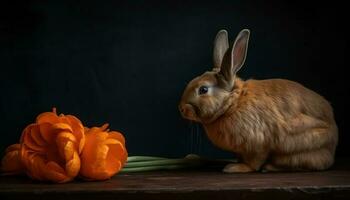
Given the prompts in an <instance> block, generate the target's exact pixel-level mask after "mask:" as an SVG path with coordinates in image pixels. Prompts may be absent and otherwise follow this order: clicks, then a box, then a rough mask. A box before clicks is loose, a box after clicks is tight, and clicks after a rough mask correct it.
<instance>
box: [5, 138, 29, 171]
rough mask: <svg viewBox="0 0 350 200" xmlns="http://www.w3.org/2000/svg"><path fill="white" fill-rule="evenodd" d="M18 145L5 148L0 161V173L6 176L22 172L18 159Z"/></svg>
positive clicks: (22, 168) (19, 159) (19, 146)
mask: <svg viewBox="0 0 350 200" xmlns="http://www.w3.org/2000/svg"><path fill="white" fill-rule="evenodd" d="M20 148H21V145H20V144H13V145H11V146H9V147H7V148H6V150H5V156H4V157H3V158H2V161H1V171H2V172H4V174H6V175H10V174H19V173H22V172H24V167H23V165H22V162H21V158H20Z"/></svg>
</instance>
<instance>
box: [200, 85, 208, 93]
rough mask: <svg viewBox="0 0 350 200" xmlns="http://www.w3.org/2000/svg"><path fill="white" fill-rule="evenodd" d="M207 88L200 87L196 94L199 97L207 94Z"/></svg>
mask: <svg viewBox="0 0 350 200" xmlns="http://www.w3.org/2000/svg"><path fill="white" fill-rule="evenodd" d="M208 90H209V89H208V87H207V86H201V87H200V88H199V90H198V93H199V94H200V95H201V94H206V93H208Z"/></svg>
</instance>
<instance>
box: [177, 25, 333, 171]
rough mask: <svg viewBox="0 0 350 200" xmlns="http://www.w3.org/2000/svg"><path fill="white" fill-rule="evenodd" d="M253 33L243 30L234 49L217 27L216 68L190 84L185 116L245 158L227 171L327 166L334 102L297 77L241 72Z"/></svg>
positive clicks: (330, 156)
mask: <svg viewBox="0 0 350 200" xmlns="http://www.w3.org/2000/svg"><path fill="white" fill-rule="evenodd" d="M249 35H250V32H249V30H247V29H244V30H242V31H241V32H240V33H239V34H238V36H237V38H236V40H235V42H234V44H233V46H232V47H231V48H230V47H229V43H228V37H227V32H226V31H225V30H221V31H219V32H218V34H217V36H216V38H215V43H214V56H213V57H214V68H213V69H212V71H207V72H205V73H204V74H202V75H200V76H198V77H196V78H194V79H193V80H192V81H191V82H190V83H189V84H188V85H187V87H186V89H185V91H184V93H183V96H182V99H181V102H180V105H179V110H180V112H181V114H182V116H183V117H184V118H186V119H189V120H192V121H196V122H199V123H201V124H202V125H203V127H204V129H205V131H206V133H207V136H208V137H209V139H210V140H211V141H212V142H213V143H214V145H216V146H218V147H219V148H221V149H224V150H227V151H230V152H234V153H236V154H237V155H238V157H239V158H240V160H242V162H240V163H235V164H229V165H227V166H226V167H225V168H224V169H223V171H224V172H228V173H233V172H252V171H258V170H264V171H280V170H325V169H327V168H329V167H330V166H331V165H332V164H333V162H334V154H335V149H336V146H337V142H338V129H337V125H336V123H335V120H334V117H333V111H332V107H331V106H330V104H329V103H328V102H327V100H325V99H324V98H323V97H322V96H320V95H319V94H317V93H315V92H313V91H311V90H309V89H307V88H305V87H303V86H302V85H301V84H299V83H296V82H293V81H289V80H283V79H268V80H246V81H244V80H242V79H240V78H239V77H237V75H236V73H237V72H238V71H239V69H240V68H241V67H242V65H243V63H244V61H245V59H246V54H247V47H248V40H249Z"/></svg>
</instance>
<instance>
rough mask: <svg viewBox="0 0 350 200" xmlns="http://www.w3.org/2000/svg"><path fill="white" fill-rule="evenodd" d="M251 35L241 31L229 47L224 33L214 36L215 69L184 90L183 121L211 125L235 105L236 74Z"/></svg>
mask: <svg viewBox="0 0 350 200" xmlns="http://www.w3.org/2000/svg"><path fill="white" fill-rule="evenodd" d="M249 35H250V32H249V30H247V29H244V30H242V31H241V32H240V33H239V34H238V36H237V37H236V40H235V42H234V44H233V45H232V47H229V42H228V36H227V31H225V30H221V31H219V32H218V33H217V35H216V37H215V41H214V52H213V60H214V67H213V69H212V70H211V71H207V72H205V73H203V74H202V75H200V76H198V77H196V78H194V79H193V80H192V81H191V82H190V83H189V84H188V85H187V87H186V89H185V91H184V93H183V95H182V98H181V101H180V104H179V110H180V112H181V114H182V116H183V117H184V118H186V119H189V120H192V121H196V122H200V123H210V122H213V121H215V120H216V119H217V118H218V117H219V116H221V115H222V114H224V113H225V111H226V110H227V108H229V107H230V105H231V104H232V103H233V102H232V101H234V99H236V98H234V96H235V95H237V94H236V93H235V88H236V87H237V86H238V84H239V83H238V81H237V79H238V78H236V73H237V72H238V71H239V69H240V68H241V67H242V66H243V64H244V61H245V58H246V54H247V47H248V41H249Z"/></svg>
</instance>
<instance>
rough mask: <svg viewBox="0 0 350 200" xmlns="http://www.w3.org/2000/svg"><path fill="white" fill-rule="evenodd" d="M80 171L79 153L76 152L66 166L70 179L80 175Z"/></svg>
mask: <svg viewBox="0 0 350 200" xmlns="http://www.w3.org/2000/svg"><path fill="white" fill-rule="evenodd" d="M79 170H80V158H79V155H78V153H77V152H74V154H73V158H72V159H71V160H70V161H68V162H67V164H66V173H67V175H68V176H70V177H75V176H77V175H78V173H79Z"/></svg>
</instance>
